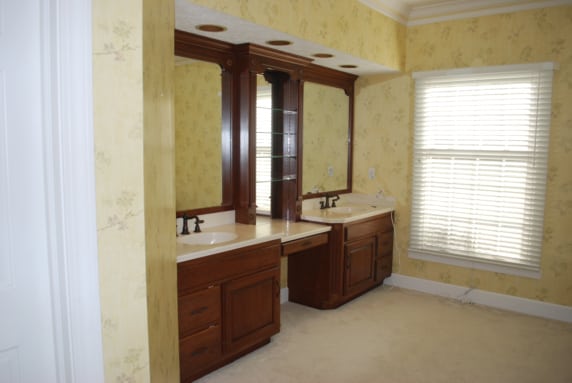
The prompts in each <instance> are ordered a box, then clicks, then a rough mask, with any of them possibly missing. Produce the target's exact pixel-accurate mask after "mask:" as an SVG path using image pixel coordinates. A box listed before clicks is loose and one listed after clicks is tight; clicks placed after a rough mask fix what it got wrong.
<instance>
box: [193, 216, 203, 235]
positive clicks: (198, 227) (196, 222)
mask: <svg viewBox="0 0 572 383" xmlns="http://www.w3.org/2000/svg"><path fill="white" fill-rule="evenodd" d="M194 218H195V230H193V231H194V232H195V233H200V232H201V227H200V226H199V223H205V221H204V220H202V219H199V216H195V217H194Z"/></svg>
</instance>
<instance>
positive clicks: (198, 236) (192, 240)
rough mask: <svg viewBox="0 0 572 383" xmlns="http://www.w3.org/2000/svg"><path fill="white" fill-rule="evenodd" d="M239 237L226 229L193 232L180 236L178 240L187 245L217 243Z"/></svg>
mask: <svg viewBox="0 0 572 383" xmlns="http://www.w3.org/2000/svg"><path fill="white" fill-rule="evenodd" d="M236 238H238V235H236V234H235V233H227V232H224V231H219V232H210V233H191V234H189V235H187V236H184V237H179V238H177V240H178V241H179V242H180V243H184V244H187V245H216V244H218V243H224V242H229V241H232V240H233V239H236Z"/></svg>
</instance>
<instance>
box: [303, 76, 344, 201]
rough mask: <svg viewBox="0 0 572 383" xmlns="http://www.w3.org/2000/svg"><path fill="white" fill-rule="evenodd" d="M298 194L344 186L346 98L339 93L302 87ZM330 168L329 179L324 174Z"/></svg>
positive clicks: (328, 88)
mask: <svg viewBox="0 0 572 383" xmlns="http://www.w3.org/2000/svg"><path fill="white" fill-rule="evenodd" d="M303 119H304V137H303V139H304V146H303V150H304V153H303V155H304V156H303V169H302V177H303V178H302V192H303V193H304V194H306V193H308V192H313V189H314V188H315V187H317V188H319V189H320V191H328V190H340V189H345V188H346V186H347V175H348V171H347V170H348V162H347V158H348V157H347V153H348V142H347V138H348V119H349V97H348V96H346V94H345V92H344V90H343V89H340V88H333V87H331V86H325V85H321V84H315V83H311V82H305V83H304V116H303ZM329 167H331V168H332V170H333V175H332V176H330V175H329V174H328V168H329Z"/></svg>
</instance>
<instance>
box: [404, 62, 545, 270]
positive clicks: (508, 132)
mask: <svg viewBox="0 0 572 383" xmlns="http://www.w3.org/2000/svg"><path fill="white" fill-rule="evenodd" d="M539 67H540V69H539ZM493 69H494V70H493V71H492V72H489V73H486V71H485V73H483V71H482V70H481V71H480V73H472V74H471V73H460V74H458V73H454V71H450V72H448V73H446V74H443V73H438V74H436V75H430V74H423V75H421V76H415V77H416V84H415V130H414V150H413V152H414V167H413V196H412V213H411V214H412V215H411V234H410V235H411V236H410V248H409V253H410V254H411V255H412V256H417V257H419V256H420V255H421V256H422V255H429V256H438V257H439V256H445V257H454V258H457V259H465V260H469V261H482V262H487V263H495V264H499V265H504V266H507V265H508V266H516V267H518V268H522V269H526V270H539V269H540V255H541V247H542V235H543V217H544V197H545V184H546V168H547V157H548V138H549V127H550V114H551V113H550V109H551V92H552V70H551V69H542V66H533V67H532V68H531V69H530V68H522V66H519V67H518V68H517V69H514V70H509V71H506V70H500V71H499V70H498V69H499V68H498V67H496V68H493Z"/></svg>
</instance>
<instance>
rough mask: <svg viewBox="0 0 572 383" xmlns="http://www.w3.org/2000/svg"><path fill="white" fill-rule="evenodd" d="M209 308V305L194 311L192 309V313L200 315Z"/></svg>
mask: <svg viewBox="0 0 572 383" xmlns="http://www.w3.org/2000/svg"><path fill="white" fill-rule="evenodd" d="M207 309H208V307H207V306H203V307H199V308H198V309H194V310H193V311H191V315H198V314H200V313H202V312H204V311H206V310H207Z"/></svg>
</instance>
